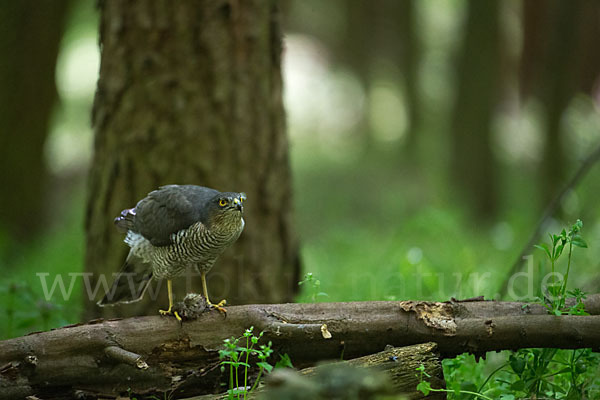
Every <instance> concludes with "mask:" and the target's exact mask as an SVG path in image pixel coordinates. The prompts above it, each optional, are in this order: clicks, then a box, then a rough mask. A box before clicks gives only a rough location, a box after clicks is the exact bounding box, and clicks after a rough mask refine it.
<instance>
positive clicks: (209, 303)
mask: <svg viewBox="0 0 600 400" xmlns="http://www.w3.org/2000/svg"><path fill="white" fill-rule="evenodd" d="M225 304H227V301H226V300H221V301H220V302H219V303H217V304H213V303H211V302H210V301H208V306H209V307H211V308H215V309H217V310H219V312H222V313H223V314H227V309H225V308H223V306H224V305H225Z"/></svg>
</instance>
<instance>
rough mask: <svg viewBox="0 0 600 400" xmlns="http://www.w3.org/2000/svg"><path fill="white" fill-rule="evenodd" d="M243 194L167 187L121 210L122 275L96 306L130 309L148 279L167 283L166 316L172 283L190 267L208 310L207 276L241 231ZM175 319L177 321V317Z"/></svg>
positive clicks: (117, 277)
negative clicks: (120, 305) (124, 248)
mask: <svg viewBox="0 0 600 400" xmlns="http://www.w3.org/2000/svg"><path fill="white" fill-rule="evenodd" d="M245 199H246V194H245V193H235V192H219V191H217V190H214V189H210V188H206V187H202V186H196V185H168V186H162V187H160V188H159V189H158V190H155V191H153V192H150V193H149V194H148V196H146V197H145V198H143V199H142V200H140V201H139V202H138V203H137V205H136V206H135V207H134V208H130V209H126V210H123V211H122V212H121V215H120V216H118V217H117V218H116V219H115V224H116V225H117V227H118V228H119V229H120V230H122V231H123V232H127V236H126V238H125V243H127V244H128V245H129V247H131V249H130V250H129V255H128V256H127V259H126V261H125V265H124V266H123V268H122V270H121V271H120V272H119V274H118V275H117V276H116V278H115V281H114V282H113V284H112V286H111V289H110V290H109V292H108V293H106V295H105V296H104V298H103V299H102V300H100V301H99V302H98V305H100V306H105V305H112V304H117V303H131V302H134V301H138V300H140V299H141V298H142V296H143V295H144V292H145V291H146V289H147V288H148V286H149V283H150V281H151V280H152V278H155V279H161V278H164V279H167V289H168V294H169V309H168V310H166V311H164V310H159V312H160V313H161V314H163V315H165V314H170V313H171V312H172V308H173V294H172V283H171V280H172V279H173V278H175V277H177V276H180V275H182V274H183V273H184V272H185V270H186V268H187V267H188V266H191V265H194V266H195V267H196V268H197V270H198V271H199V272H200V276H201V279H202V291H203V294H204V296H205V297H206V301H207V303H208V304H209V305H211V306H213V307H215V308H217V309H219V310H221V311H225V309H223V308H222V306H223V305H224V303H225V300H223V301H221V302H220V303H219V304H212V303H210V300H209V299H208V290H207V287H206V273H207V272H208V271H209V270H210V269H211V268H212V266H213V264H214V263H215V261H216V260H217V258H218V257H219V255H220V254H221V253H223V251H224V250H225V249H226V248H227V247H229V246H230V245H231V244H232V243H233V242H235V241H236V240H237V238H238V237H239V236H240V234H241V233H242V230H243V229H244V218H243V217H242V216H243V211H244V207H243V202H244V200H245ZM175 316H176V317H177V318H178V319H179V316H178V315H177V313H175Z"/></svg>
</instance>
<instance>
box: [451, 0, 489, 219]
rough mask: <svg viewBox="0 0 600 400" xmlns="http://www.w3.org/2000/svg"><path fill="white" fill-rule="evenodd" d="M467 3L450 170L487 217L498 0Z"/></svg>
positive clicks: (475, 207)
mask: <svg viewBox="0 0 600 400" xmlns="http://www.w3.org/2000/svg"><path fill="white" fill-rule="evenodd" d="M467 4H468V17H467V22H466V28H465V29H466V30H465V37H464V44H463V49H462V53H461V55H460V60H459V62H458V67H457V79H458V90H457V98H456V100H455V105H454V113H453V116H452V118H453V123H452V145H453V152H452V170H453V175H454V182H455V184H456V187H457V188H459V189H461V191H462V195H463V196H464V199H465V200H466V201H467V203H468V204H469V205H470V208H471V209H472V210H473V213H474V214H475V216H477V217H480V218H486V219H489V218H491V217H493V216H494V215H495V213H496V211H497V199H496V196H497V187H496V178H495V175H496V172H495V162H494V154H493V153H492V143H491V138H492V118H493V115H494V111H495V107H496V103H497V98H498V93H499V90H498V89H499V88H498V86H499V85H498V80H499V70H500V55H501V50H500V49H501V46H500V21H499V10H500V5H501V2H500V1H498V0H488V1H479V0H469V2H468V3H467Z"/></svg>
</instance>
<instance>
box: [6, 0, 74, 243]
mask: <svg viewBox="0 0 600 400" xmlns="http://www.w3.org/2000/svg"><path fill="white" fill-rule="evenodd" d="M68 8H69V1H67V0H59V1H52V0H42V1H39V2H38V1H29V0H25V1H7V2H4V3H3V4H2V7H0V54H2V58H3V61H2V63H0V91H1V93H2V96H0V121H1V122H2V135H0V148H1V149H2V155H1V156H0V185H2V187H3V188H5V190H3V193H2V196H0V199H1V200H0V229H2V230H3V233H4V235H5V236H4V239H5V240H6V241H10V242H12V243H15V244H17V243H20V242H28V241H29V240H31V238H32V237H35V236H36V234H37V233H38V232H39V230H40V228H41V227H43V226H44V223H45V222H47V218H46V217H47V216H48V215H49V214H50V213H51V211H50V210H49V209H48V208H47V207H46V199H51V200H54V201H55V200H56V198H55V197H54V196H53V195H52V190H51V187H50V184H49V182H48V174H47V166H46V163H45V161H44V144H45V143H46V136H47V135H48V131H49V130H50V127H51V121H52V115H53V111H54V109H55V107H56V103H57V100H58V98H57V93H56V85H55V82H54V74H55V70H56V59H57V55H58V50H59V44H60V41H61V37H62V35H63V32H64V28H65V24H66V19H67V15H68Z"/></svg>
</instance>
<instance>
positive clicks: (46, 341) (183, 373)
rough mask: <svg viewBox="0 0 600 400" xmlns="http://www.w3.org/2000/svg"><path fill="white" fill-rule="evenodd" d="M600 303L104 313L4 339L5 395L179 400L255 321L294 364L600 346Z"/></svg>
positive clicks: (1, 392)
mask: <svg viewBox="0 0 600 400" xmlns="http://www.w3.org/2000/svg"><path fill="white" fill-rule="evenodd" d="M599 304H600V295H593V296H589V298H588V299H587V305H586V307H587V310H588V312H589V313H590V314H595V315H592V316H570V315H565V316H559V317H558V316H552V315H548V314H547V313H546V310H545V309H544V308H543V307H541V306H535V305H526V304H522V303H510V302H496V301H467V302H464V301H463V302H458V301H453V302H446V303H433V302H414V301H402V302H354V303H315V304H273V305H247V306H234V307H230V308H229V312H228V313H227V315H226V316H223V315H221V314H220V313H218V312H217V311H210V312H206V313H204V314H201V315H200V316H199V318H197V319H194V320H189V321H184V322H183V323H182V324H179V323H178V322H177V321H176V320H175V319H174V318H172V317H160V316H152V317H136V318H129V319H122V320H120V319H117V320H106V321H103V320H98V321H92V322H90V323H87V324H80V325H73V326H68V327H64V328H61V329H57V330H53V331H50V332H41V333H35V334H31V335H28V336H24V337H20V338H15V339H10V340H6V341H3V342H0V399H9V398H15V397H19V396H21V397H23V396H27V395H32V394H36V395H38V396H41V397H42V398H45V399H46V398H47V399H52V398H60V397H59V395H74V392H75V391H76V390H79V391H83V392H86V393H92V394H98V393H101V394H103V395H106V396H110V395H112V396H116V395H117V394H119V393H124V392H127V391H128V390H131V391H132V392H134V393H139V394H156V393H165V392H169V393H171V394H172V395H173V396H175V397H176V398H177V397H182V396H184V397H189V396H192V395H196V394H203V393H214V392H220V391H222V387H221V386H220V383H221V382H222V379H223V377H222V376H221V372H220V369H219V357H218V350H219V349H220V348H222V343H223V339H226V338H229V337H231V336H236V337H237V336H240V335H241V334H242V333H243V332H244V330H245V329H246V328H248V327H250V326H254V327H255V330H256V331H257V332H259V331H264V336H263V339H262V340H263V341H265V342H266V341H272V343H273V348H274V349H275V351H276V353H280V354H283V353H287V354H288V355H289V356H290V357H291V359H292V361H293V362H294V365H295V366H296V367H305V366H310V365H311V364H314V363H315V362H317V361H320V360H327V359H340V357H341V355H342V354H343V357H344V359H350V358H356V357H360V356H365V355H368V354H373V353H376V352H379V351H382V350H383V349H384V348H385V347H386V345H392V346H407V345H412V344H416V343H424V342H429V341H433V342H436V343H437V344H438V346H439V351H440V353H441V355H442V356H443V357H451V356H455V355H457V354H460V353H463V352H472V353H476V354H478V355H484V354H485V352H487V351H497V350H507V349H509V350H510V349H519V348H527V347H552V348H590V347H591V348H596V349H597V347H598V344H599V343H600V316H598V314H599V311H600V306H599ZM324 325H326V327H325V328H324ZM325 331H327V332H329V333H330V334H331V338H326V336H328V335H326V334H325ZM115 347H116V348H119V349H121V350H123V351H121V350H117V349H115Z"/></svg>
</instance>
